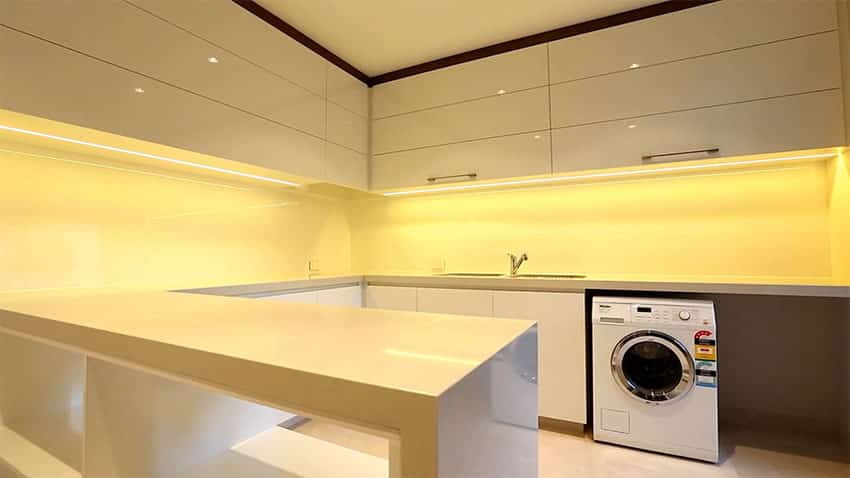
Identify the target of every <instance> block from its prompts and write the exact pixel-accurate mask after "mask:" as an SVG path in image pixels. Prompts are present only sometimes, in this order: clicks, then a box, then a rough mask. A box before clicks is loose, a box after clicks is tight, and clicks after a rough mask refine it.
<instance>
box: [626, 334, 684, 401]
mask: <svg viewBox="0 0 850 478" xmlns="http://www.w3.org/2000/svg"><path fill="white" fill-rule="evenodd" d="M611 371H612V372H613V374H614V381H616V382H617V384H618V385H619V386H620V387H621V388H622V389H623V390H624V391H625V392H626V393H627V394H628V395H629V396H631V397H633V398H636V399H638V400H641V401H642V402H646V403H652V404H656V405H660V404H665V403H672V402H675V401H676V400H680V399H681V398H682V397H684V396H685V395H687V394H688V392H690V391H691V389H693V386H694V361H693V359H692V358H691V356H690V354H689V353H688V350H687V349H686V348H685V346H684V345H682V343H681V342H679V341H678V340H677V339H676V338H675V337H672V336H670V335H668V334H665V333H663V332H659V331H656V330H641V331H638V332H634V333H631V334H629V335H627V336H625V337H623V339H622V340H621V341H620V342H619V343H618V344H617V346H616V347H614V352H613V353H612V354H611Z"/></svg>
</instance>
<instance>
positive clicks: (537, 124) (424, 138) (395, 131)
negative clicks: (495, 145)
mask: <svg viewBox="0 0 850 478" xmlns="http://www.w3.org/2000/svg"><path fill="white" fill-rule="evenodd" d="M547 128H549V89H548V88H547V87H543V88H535V89H533V90H527V91H521V92H518V93H512V94H505V95H501V96H495V97H492V98H484V99H481V100H475V101H469V102H466V103H460V104H456V105H450V106H442V107H439V108H434V109H430V110H424V111H418V112H415V113H409V114H403V115H400V116H393V117H390V118H383V119H379V120H375V121H374V122H373V123H372V152H373V154H381V153H390V152H395V151H404V150H409V149H415V148H422V147H426V146H438V145H443V144H449V143H457V142H461V141H470V140H475V139H482V138H490V137H495V136H506V135H510V134H516V133H527V132H530V131H539V130H544V129H547Z"/></svg>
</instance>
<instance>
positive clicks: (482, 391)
mask: <svg viewBox="0 0 850 478" xmlns="http://www.w3.org/2000/svg"><path fill="white" fill-rule="evenodd" d="M537 346H538V344H537V326H534V327H533V328H531V329H529V330H528V331H527V332H526V333H525V334H523V335H522V336H520V337H519V338H517V339H516V340H515V341H514V342H512V343H511V344H510V345H508V346H507V347H505V348H504V349H502V350H501V351H500V352H499V353H498V354H496V355H495V356H494V357H493V358H491V359H490V360H488V361H487V362H485V363H484V364H482V365H481V366H479V367H478V368H477V369H475V371H473V372H472V373H470V374H469V375H467V376H466V377H465V378H464V379H463V380H461V381H460V382H458V383H457V384H455V385H454V386H453V387H452V388H450V389H449V390H448V391H447V392H446V393H444V394H443V395H441V396H440V398H439V400H438V408H439V410H438V453H439V456H438V470H439V475H438V476H439V478H467V477H470V476H492V477H498V476H506V477H507V476H521V477H523V478H534V477H536V476H537V474H538V464H537V370H538V365H537ZM402 446H403V444H402Z"/></svg>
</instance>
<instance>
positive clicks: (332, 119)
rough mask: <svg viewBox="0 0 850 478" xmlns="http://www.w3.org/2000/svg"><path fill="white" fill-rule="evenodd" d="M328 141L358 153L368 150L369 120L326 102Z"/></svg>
mask: <svg viewBox="0 0 850 478" xmlns="http://www.w3.org/2000/svg"><path fill="white" fill-rule="evenodd" d="M328 141H331V142H333V143H336V144H340V145H342V146H345V147H347V148H349V149H353V150H355V151H357V152H359V153H364V154H365V153H368V152H369V120H367V119H366V118H364V117H362V116H359V115H357V114H355V113H352V112H351V111H348V110H347V109H345V108H342V107H340V106H337V105H335V104H334V103H328Z"/></svg>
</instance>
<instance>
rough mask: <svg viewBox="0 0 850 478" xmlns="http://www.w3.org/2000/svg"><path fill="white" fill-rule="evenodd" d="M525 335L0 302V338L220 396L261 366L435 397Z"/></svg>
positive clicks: (39, 298)
mask: <svg viewBox="0 0 850 478" xmlns="http://www.w3.org/2000/svg"><path fill="white" fill-rule="evenodd" d="M531 326H533V323H532V322H528V321H521V320H496V321H494V320H486V319H480V318H474V317H458V316H444V315H439V314H421V313H413V312H400V311H384V310H374V309H356V308H348V307H334V306H319V305H301V304H291V303H284V302H274V301H258V300H250V299H243V298H234V297H217V296H211V295H200V294H184V293H175V292H105V293H98V292H64V293H61V292H60V293H34V292H33V293H20V294H3V295H0V329H3V330H6V331H11V332H13V333H18V334H24V335H27V336H31V337H35V338H37V339H42V340H46V341H50V342H55V343H58V344H61V345H65V346H67V347H70V348H72V349H76V350H79V351H82V352H85V353H88V354H92V355H94V356H97V357H104V358H106V359H114V360H117V361H120V362H123V363H130V364H131V365H138V366H141V367H147V368H151V369H154V370H157V371H161V372H164V373H173V374H174V375H176V376H181V377H184V378H186V379H189V380H193V379H195V378H197V379H198V381H201V382H204V383H212V384H216V386H218V387H220V388H223V389H225V390H228V389H233V390H236V389H238V387H237V386H236V384H238V383H240V382H241V383H244V380H245V375H244V374H246V373H249V372H248V370H249V368H250V367H248V364H253V365H254V366H257V365H259V366H262V368H263V370H266V371H269V373H267V374H266V373H264V374H263V375H262V376H256V377H255V378H256V380H257V381H262V382H264V383H267V384H268V386H271V384H272V383H274V384H276V385H278V386H284V385H286V384H289V383H294V382H290V381H288V380H290V379H292V380H295V378H293V377H295V376H296V375H297V383H298V384H299V386H304V385H307V386H312V387H315V388H313V390H323V391H324V392H326V393H331V394H334V395H335V396H338V397H344V396H346V387H347V386H350V384H356V385H357V386H358V387H360V388H359V389H360V390H362V389H363V386H364V385H365V386H366V387H367V388H372V387H376V388H380V389H384V390H392V391H398V392H403V393H402V394H406V393H410V394H416V395H420V396H422V395H424V396H433V397H436V396H440V395H441V394H442V393H443V392H444V391H446V390H447V389H449V388H450V387H451V386H452V385H453V384H455V383H456V382H458V381H459V380H460V379H462V378H463V377H465V376H466V375H467V374H469V373H470V372H471V371H472V370H474V369H475V368H476V367H478V366H479V365H481V364H482V363H484V362H485V361H487V360H488V359H490V358H491V357H493V356H494V355H495V354H496V353H497V352H498V351H499V350H500V349H501V348H503V347H505V346H506V345H508V344H510V343H511V342H512V341H513V340H514V339H516V338H517V337H518V336H520V335H521V334H522V333H523V332H525V331H526V330H527V329H529V327H531ZM213 360H215V363H216V364H218V365H216V366H213V365H212V363H213V362H212V361H213ZM187 364H197V367H195V368H194V369H191V368H189V365H187ZM189 370H195V371H196V372H197V373H198V374H199V375H201V374H203V375H205V376H203V377H192V376H189V377H187V376H186V375H187V374H191V373H192V372H191V371H189ZM250 370H256V368H253V369H250ZM230 385H233V387H231V386H230ZM290 388H293V387H290Z"/></svg>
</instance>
